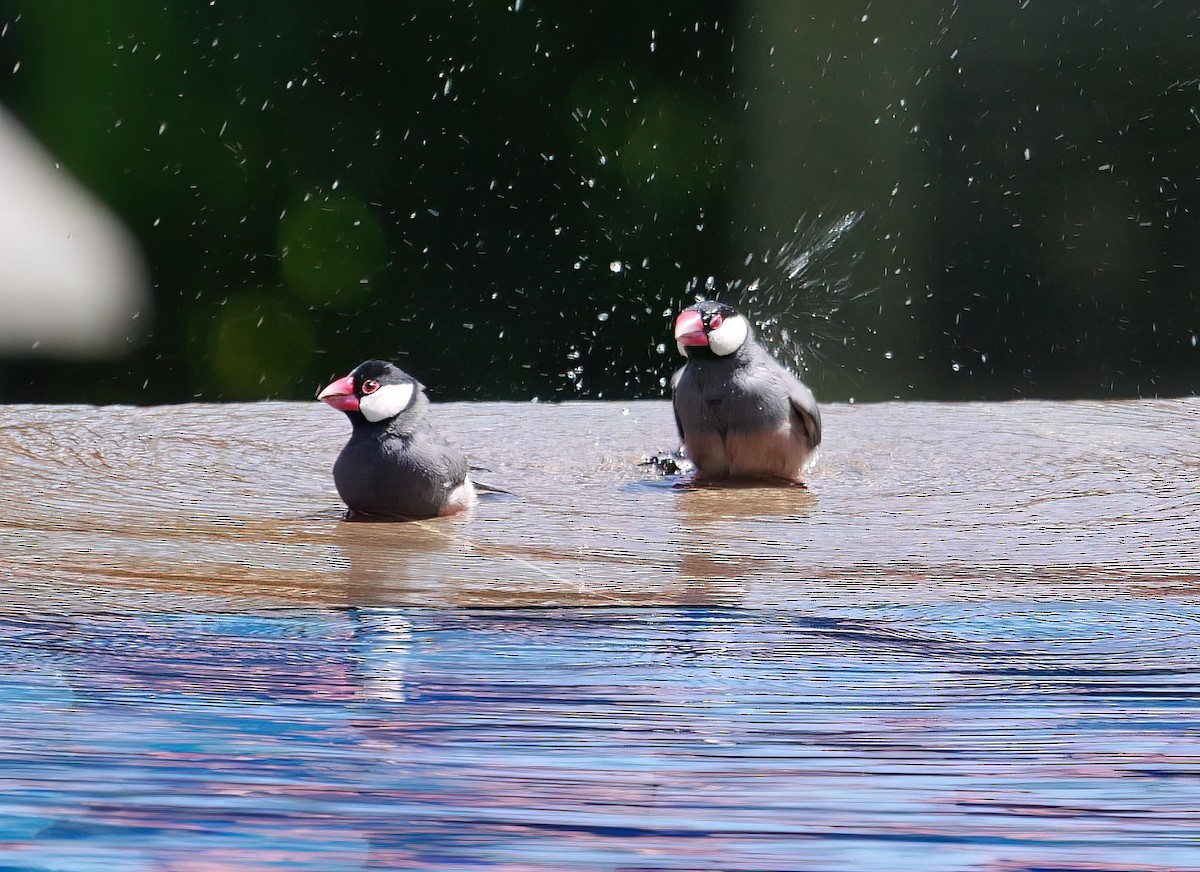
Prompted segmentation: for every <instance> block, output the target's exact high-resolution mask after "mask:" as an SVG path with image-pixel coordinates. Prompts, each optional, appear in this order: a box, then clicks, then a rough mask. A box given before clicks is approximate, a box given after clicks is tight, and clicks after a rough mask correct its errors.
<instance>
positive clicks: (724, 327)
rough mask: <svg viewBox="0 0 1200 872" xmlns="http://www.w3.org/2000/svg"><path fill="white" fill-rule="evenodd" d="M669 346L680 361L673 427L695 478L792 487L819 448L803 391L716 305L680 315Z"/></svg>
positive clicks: (817, 416) (734, 314)
mask: <svg viewBox="0 0 1200 872" xmlns="http://www.w3.org/2000/svg"><path fill="white" fill-rule="evenodd" d="M675 342H676V344H677V345H678V347H679V353H680V354H682V355H684V356H685V357H686V358H687V363H686V364H684V365H683V366H682V367H680V368H679V370H677V371H676V373H675V375H674V377H672V379H671V394H672V396H671V400H672V404H673V406H674V408H675V423H676V425H678V427H679V438H680V439H681V440H682V441H683V445H684V448H685V450H686V452H687V456H688V458H689V459H690V460H691V461H692V463H694V464H695V465H696V468H697V470H698V471H699V477H700V478H702V479H703V478H729V477H743V476H744V477H750V478H780V479H788V480H790V481H793V482H797V483H798V482H800V481H801V480H802V478H803V476H804V473H805V471H806V470H807V469H808V468H809V467H810V466H811V465H812V463H813V462H814V461H815V459H816V458H815V452H816V449H817V446H818V445H820V444H821V413H820V412H819V411H818V409H817V401H816V399H815V398H814V397H813V393H812V391H811V390H809V388H808V386H807V385H806V384H804V382H802V381H800V379H798V378H796V376H794V375H792V373H790V372H788V371H787V370H786V369H784V368H783V366H782V365H780V364H779V362H778V361H776V360H775V358H773V357H772V356H771V355H770V353H769V352H768V351H767V350H766V349H765V348H764V347H763V346H762V345H760V344H759V343H758V340H757V339H755V338H754V331H753V329H751V327H750V322H749V321H748V320H747V319H746V317H745V316H744V315H742V314H740V313H739V312H738V311H737V310H736V309H734V308H733V307H732V306H727V305H725V304H724V303H718V302H716V301H713V300H706V301H703V302H700V303H697V304H696V305H694V306H690V307H688V308H687V309H684V310H683V311H682V312H680V313H679V315H678V317H676V319H675Z"/></svg>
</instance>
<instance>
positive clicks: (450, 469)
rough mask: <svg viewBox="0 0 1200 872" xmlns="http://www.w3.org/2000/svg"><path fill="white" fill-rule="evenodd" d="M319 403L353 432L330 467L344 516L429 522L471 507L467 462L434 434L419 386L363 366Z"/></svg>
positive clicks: (387, 367)
mask: <svg viewBox="0 0 1200 872" xmlns="http://www.w3.org/2000/svg"><path fill="white" fill-rule="evenodd" d="M317 397H318V399H320V400H323V401H324V402H326V403H328V404H329V405H330V406H332V407H333V408H335V409H339V410H341V411H343V412H345V413H346V417H348V418H349V419H350V423H351V425H352V427H353V430H352V431H351V433H350V441H349V442H347V443H346V447H345V448H343V449H342V453H341V454H339V455H338V458H337V461H336V462H335V463H334V464H333V481H334V484H335V485H336V486H337V491H338V494H339V495H340V496H341V498H342V500H343V501H344V502H345V503H346V505H347V506H348V507H349V509H350V511H349V512H348V513H347V517H353V516H356V515H377V516H391V517H404V518H430V517H434V516H436V515H450V514H454V513H455V512H459V511H462V510H463V509H465V508H467V507H469V506H470V505H472V504H473V503H474V502H475V488H474V485H472V483H471V480H470V479H469V478H468V477H467V474H468V472H469V466H468V464H467V460H466V458H465V457H463V455H462V454H461V453H460V452H459V451H457V450H456V449H455V448H453V447H452V446H450V445H449V444H447V443H446V442H445V440H443V439H442V437H441V436H440V435H439V434H438V433H437V431H435V430H434V428H433V426H432V425H431V424H430V423H429V419H428V415H427V412H428V409H429V400H428V399H427V398H426V396H425V389H424V387H422V385H421V384H420V383H419V382H418V381H417V380H416V379H414V378H413V377H412V376H410V375H408V374H407V373H405V372H404V371H403V370H401V369H400V368H399V367H397V366H395V365H393V364H391V363H388V362H387V361H384V360H368V361H367V362H366V363H363V364H361V365H359V366H358V368H357V369H355V370H354V371H353V372H352V373H350V374H349V375H348V376H346V377H345V378H341V379H338V380H337V381H335V382H333V383H332V384H330V385H329V386H327V387H326V388H325V389H324V390H323V391H321V393H320V394H318V395H317Z"/></svg>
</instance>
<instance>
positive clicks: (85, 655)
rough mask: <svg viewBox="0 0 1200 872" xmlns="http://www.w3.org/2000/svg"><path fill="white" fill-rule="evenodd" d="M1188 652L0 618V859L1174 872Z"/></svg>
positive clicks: (707, 632) (403, 621) (1137, 627)
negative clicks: (1133, 870)
mask: <svg viewBox="0 0 1200 872" xmlns="http://www.w3.org/2000/svg"><path fill="white" fill-rule="evenodd" d="M1198 626H1200V610H1197V608H1196V607H1195V605H1194V604H1184V603H1180V602H1174V603H1168V604H1154V603H1145V602H1143V603H1140V604H1139V603H1138V602H1137V601H1128V600H1124V601H1116V602H1110V603H1106V604H1105V605H1104V606H1103V607H1101V606H1095V605H1088V604H1059V605H1058V606H1046V607H1043V608H1038V607H1022V608H1019V609H1011V608H1010V609H996V608H994V607H991V608H984V607H974V606H970V605H969V604H960V605H958V606H949V605H947V606H943V607H941V608H939V609H936V610H930V609H928V608H926V607H924V606H921V607H917V608H908V607H891V608H886V609H876V610H870V609H865V610H862V611H861V612H860V613H859V615H858V616H857V617H853V618H849V617H839V616H834V615H828V614H819V615H802V614H797V613H792V612H787V611H778V610H773V611H768V612H760V611H745V610H724V609H717V610H714V609H695V608H674V609H660V608H659V609H648V610H633V611H630V610H620V609H599V610H597V609H591V610H588V609H583V610H579V609H573V610H554V611H545V610H533V611H528V610H498V611H497V610H488V611H439V610H428V609H390V608H387V609H352V610H348V611H339V612H328V611H325V612H313V611H294V610H291V611H285V612H274V613H255V614H238V615H208V616H200V615H175V616H165V615H152V614H145V615H131V616H120V617H117V616H110V617H100V616H93V617H86V618H49V617H46V618H31V619H28V620H19V619H9V620H7V621H6V622H4V624H3V625H0V663H2V664H3V675H4V676H5V677H4V679H3V681H2V682H0V694H2V698H3V702H4V716H3V718H0V741H2V742H3V746H4V747H5V748H7V749H8V750H7V752H6V766H5V780H6V789H5V791H4V793H3V796H2V797H0V818H3V820H4V821H6V823H5V824H4V826H5V829H6V835H7V839H6V842H5V844H4V846H0V856H3V857H4V858H5V860H6V861H7V862H19V864H20V865H21V867H22V868H64V867H66V868H92V867H94V866H97V865H101V864H104V863H109V864H115V867H116V868H133V867H134V866H135V864H137V863H139V862H144V863H148V864H151V865H152V866H153V867H154V868H221V867H222V866H224V867H225V868H239V869H240V868H251V869H257V868H269V867H271V866H272V864H284V865H286V866H287V867H288V868H301V869H343V868H347V869H348V868H362V867H364V866H370V867H379V868H406V869H434V868H437V869H461V868H473V867H475V866H477V865H484V864H494V866H496V867H499V868H520V869H530V870H535V869H536V870H543V869H544V870H558V869H564V868H571V869H597V870H601V869H612V868H620V867H621V864H623V863H624V864H628V862H630V861H631V860H632V858H634V857H643V858H658V859H657V860H653V861H647V862H643V863H642V865H638V866H637V868H649V869H688V868H697V867H702V868H710V867H711V866H712V864H713V862H714V861H717V860H718V859H719V863H720V866H719V868H722V869H731V870H761V869H779V870H783V869H795V868H811V867H819V868H828V869H863V868H878V867H880V866H883V865H886V864H889V863H890V864H893V865H895V866H896V867H897V868H921V869H927V868H947V869H951V868H953V869H961V868H977V867H979V868H982V867H983V866H986V865H987V864H988V863H989V861H990V860H991V859H992V858H995V857H996V856H998V852H997V846H1003V852H1002V853H1003V855H1004V857H1005V858H1006V862H1007V863H1008V864H1009V866H1008V867H1007V868H1029V867H1030V866H1035V865H1036V866H1045V867H1053V868H1088V869H1127V868H1130V867H1129V865H1128V859H1127V858H1128V856H1129V854H1128V852H1131V851H1136V852H1137V856H1138V866H1137V868H1139V869H1161V870H1166V869H1181V868H1191V867H1194V865H1195V860H1196V855H1195V853H1194V852H1195V850H1196V848H1195V844H1194V839H1193V835H1192V834H1193V833H1194V832H1195V826H1196V823H1197V815H1198V812H1197V810H1196V809H1197V807H1196V804H1195V796H1196V791H1197V789H1198V788H1200V783H1198V782H1197V775H1196V772H1195V768H1194V765H1193V764H1194V760H1195V758H1196V756H1197V755H1198V754H1200V739H1198V738H1197V736H1195V735H1194V731H1191V730H1190V729H1189V728H1188V726H1187V725H1188V724H1190V723H1192V722H1194V720H1195V718H1196V717H1197V716H1198V715H1200V669H1198V668H1197V667H1196V665H1195V660H1194V651H1195V648H1196V646H1197V643H1200V634H1198V632H1197V629H1196V628H1197V627H1198ZM1114 642H1115V643H1116V644H1114ZM931 850H933V851H935V853H936V862H935V863H931V860H930V857H931V855H930V851H931ZM1119 857H1125V858H1126V859H1114V858H1119ZM165 864H171V865H169V866H168V865H165ZM188 864H193V865H190V866H189V865H188Z"/></svg>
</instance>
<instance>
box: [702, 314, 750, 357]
mask: <svg viewBox="0 0 1200 872" xmlns="http://www.w3.org/2000/svg"><path fill="white" fill-rule="evenodd" d="M749 335H750V322H749V321H747V320H746V319H745V318H743V317H742V316H741V315H735V316H734V317H732V318H726V319H725V320H724V321H722V322H721V326H720V327H718V328H717V329H716V330H714V331H712V332H711V333H709V334H708V347H709V348H710V349H712V353H713V354H715V355H717V356H718V357H725V356H726V355H729V354H733V353H734V352H735V351H737V350H738V349H739V348H741V347H742V344H743V343H744V342H745V341H746V337H747V336H749Z"/></svg>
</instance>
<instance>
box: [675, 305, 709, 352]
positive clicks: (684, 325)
mask: <svg viewBox="0 0 1200 872" xmlns="http://www.w3.org/2000/svg"><path fill="white" fill-rule="evenodd" d="M675 341H676V342H678V343H679V344H680V345H708V334H707V333H705V332H704V319H703V318H701V317H700V313H699V312H697V311H694V310H692V309H684V310H683V311H682V312H680V313H679V317H678V318H676V319H675Z"/></svg>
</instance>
